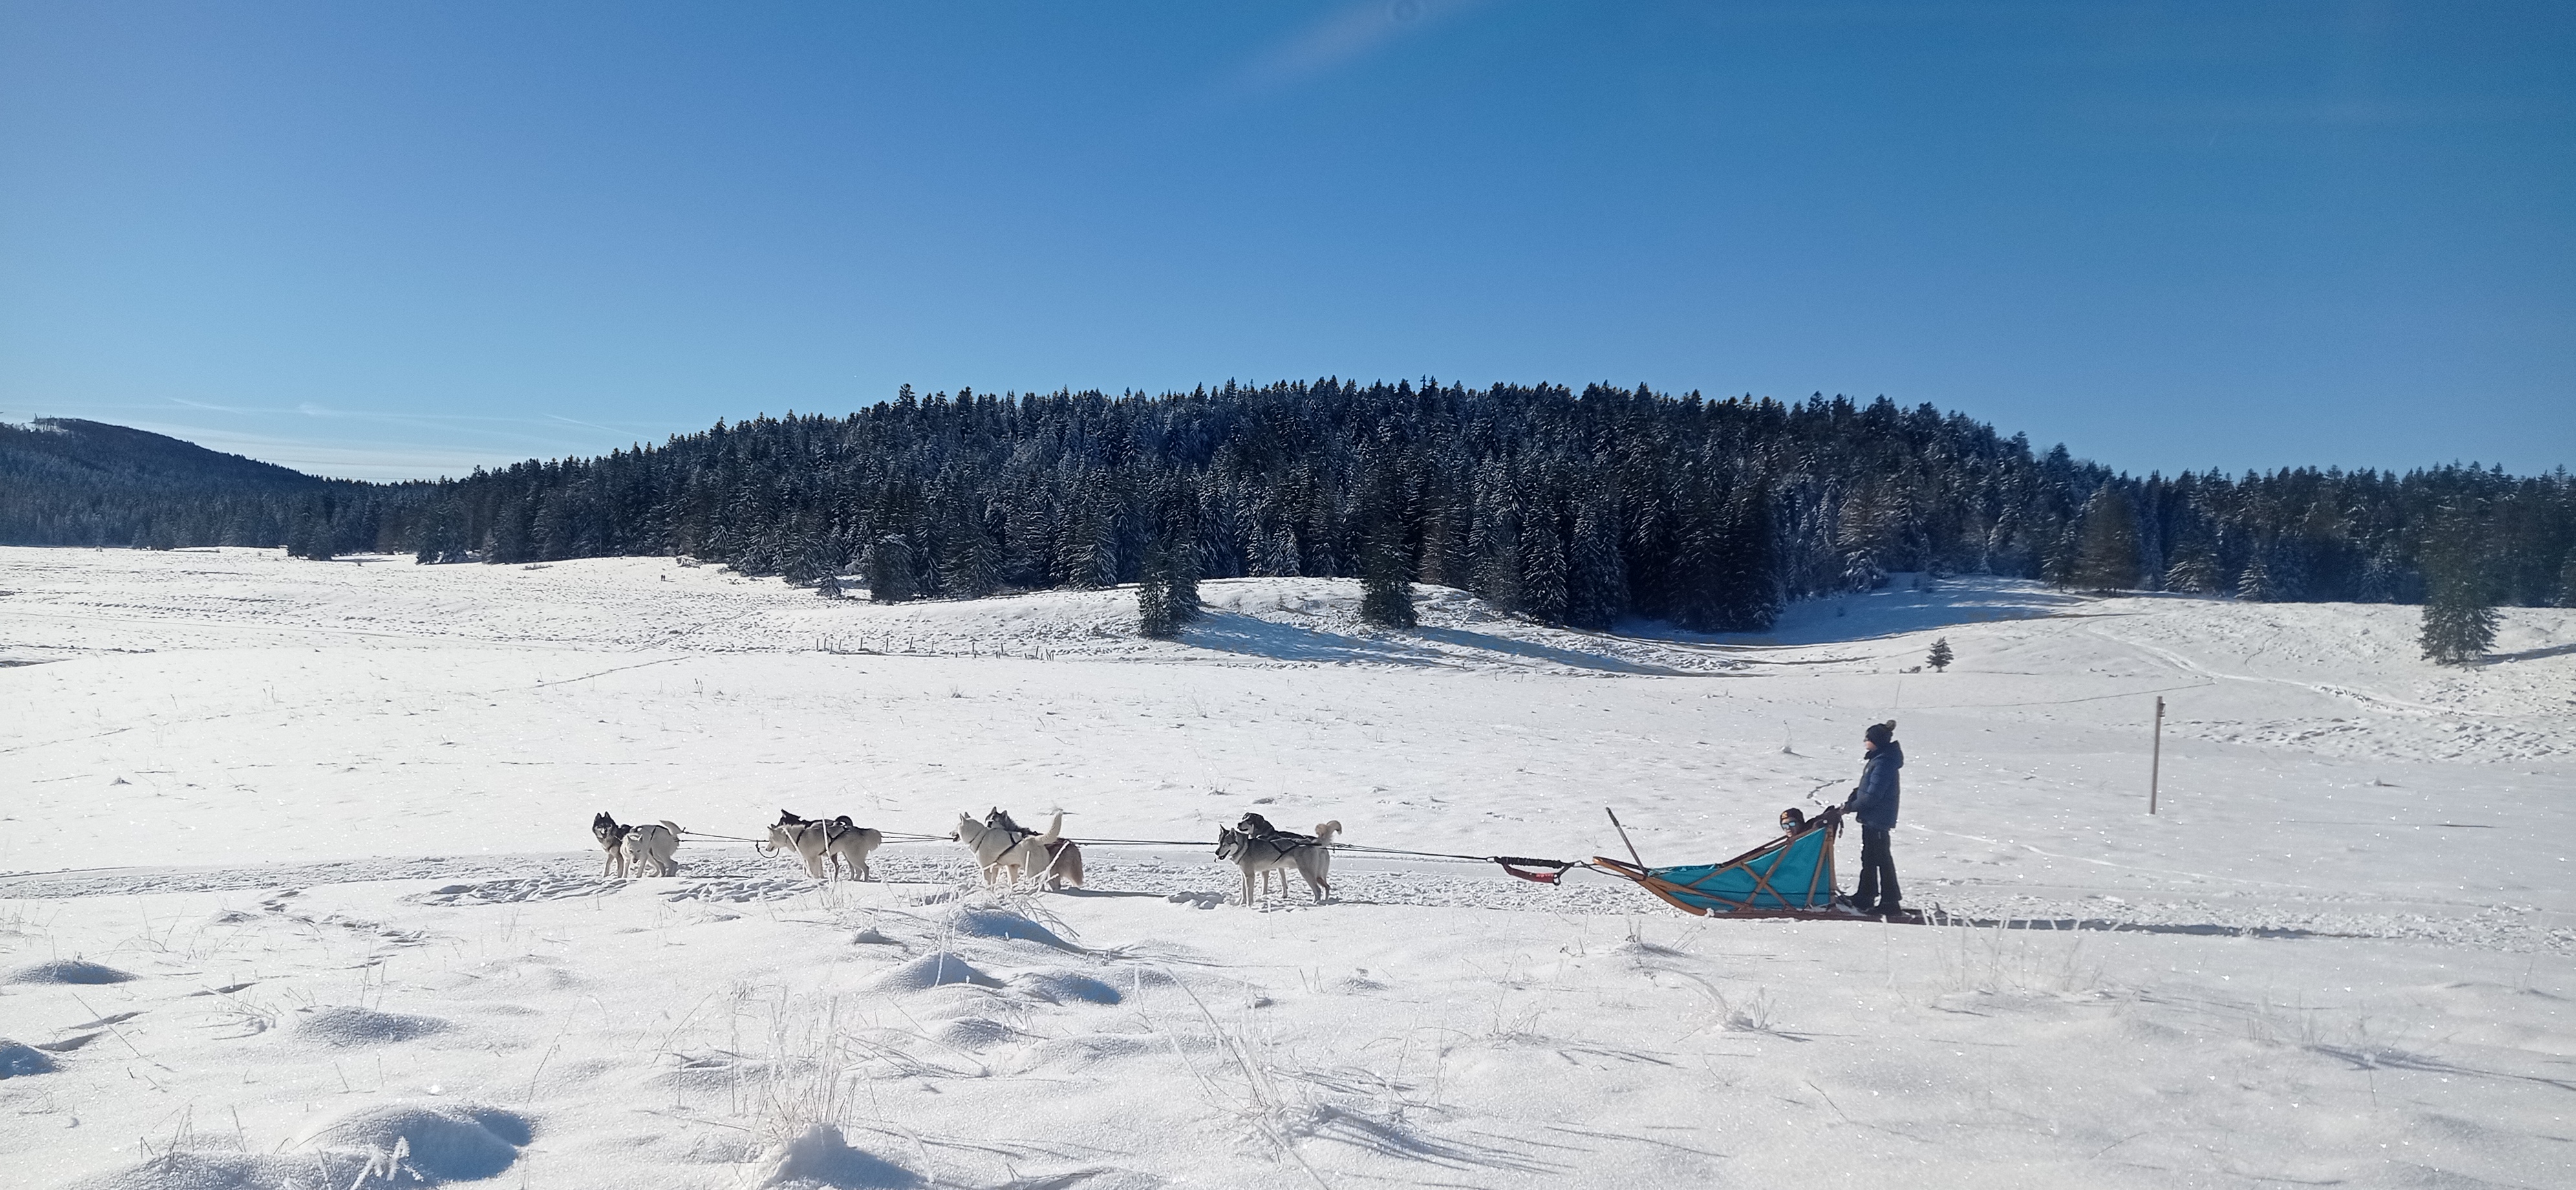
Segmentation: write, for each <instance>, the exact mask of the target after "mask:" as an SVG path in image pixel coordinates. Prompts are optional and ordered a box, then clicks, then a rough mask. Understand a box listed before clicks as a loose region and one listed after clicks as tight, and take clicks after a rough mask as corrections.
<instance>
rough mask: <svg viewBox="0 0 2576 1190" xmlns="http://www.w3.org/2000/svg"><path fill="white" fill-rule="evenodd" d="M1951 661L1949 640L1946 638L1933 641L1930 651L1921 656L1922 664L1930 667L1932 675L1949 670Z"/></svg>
mask: <svg viewBox="0 0 2576 1190" xmlns="http://www.w3.org/2000/svg"><path fill="white" fill-rule="evenodd" d="M1951 660H1952V654H1951V652H1950V638H1949V637H1946V636H1944V637H1941V638H1939V639H1936V640H1934V641H1933V642H1932V651H1931V652H1929V653H1926V654H1924V656H1923V664H1925V665H1929V666H1931V667H1932V672H1934V673H1940V672H1941V671H1942V670H1945V669H1948V668H1950V662H1951Z"/></svg>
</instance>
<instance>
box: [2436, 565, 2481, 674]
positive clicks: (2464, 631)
mask: <svg viewBox="0 0 2576 1190" xmlns="http://www.w3.org/2000/svg"><path fill="white" fill-rule="evenodd" d="M2484 587H2485V584H2483V583H2480V582H2477V581H2475V579H2474V578H2464V577H2459V576H2446V577H2445V578H2444V579H2442V580H2440V581H2437V582H2435V583H2434V584H2433V587H2432V591H2431V593H2430V594H2429V596H2428V597H2427V598H2426V599H2425V600H2424V631H2423V634H2422V637H2421V643H2422V644H2423V646H2424V659H2425V660H2427V661H2434V662H2439V663H2441V664H2443V665H2466V664H2468V663H2469V662H2471V661H2475V660H2477V659H2478V658H2480V657H2483V656H2485V655H2486V651H2487V649H2488V648H2490V647H2492V646H2493V645H2494V644H2495V634H2496V610H2495V607H2494V606H2493V605H2492V604H2491V603H2489V602H2488V599H2487V596H2486V592H2485V590H2484Z"/></svg>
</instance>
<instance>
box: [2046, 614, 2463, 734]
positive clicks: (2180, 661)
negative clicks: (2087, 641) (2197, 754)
mask: <svg viewBox="0 0 2576 1190" xmlns="http://www.w3.org/2000/svg"><path fill="white" fill-rule="evenodd" d="M2084 631H2085V633H2086V634H2087V635H2090V636H2094V637H2098V638H2100V639H2101V640H2104V641H2107V642H2109V643H2111V644H2115V645H2122V646H2125V647H2128V648H2133V649H2138V650H2141V651H2143V652H2147V653H2153V654H2155V655H2156V656H2157V657H2160V658H2162V659H2164V660H2165V661H2166V662H2168V663H2170V664H2172V665H2174V666H2176V667H2178V668H2181V669H2184V670H2187V671H2189V672H2192V673H2196V674H2200V675H2203V676H2205V677H2208V678H2212V679H2216V680H2221V681H2231V682H2253V683H2258V684H2261V683H2269V684H2272V685H2278V686H2288V687H2291V688H2293V689H2298V690H2306V691H2309V692H2311V693H2315V694H2322V695H2325V696H2326V697H2328V698H2340V699H2343V700H2344V701H2346V702H2350V703H2353V704H2355V705H2357V706H2360V707H2363V708H2365V709H2372V710H2383V709H2387V708H2396V709H2399V710H2407V711H2414V712H2416V713H2418V714H2425V715H2481V716H2484V717H2487V718H2490V719H2507V718H2512V717H2513V716H2512V715H2510V714H2507V713H2505V712H2502V711H2481V710H2475V709H2472V708H2469V707H2437V706H2434V705H2432V704H2431V703H2422V702H2415V701H2413V700H2411V699H2404V698H2394V697H2391V696H2389V695H2385V694H2372V693H2369V692H2367V691H2362V690H2355V689H2353V688H2351V687H2349V686H2337V685H2334V684H2333V683H2331V682H2302V681H2299V680H2298V679H2296V678H2272V677H2264V676H2262V675H2260V674H2235V673H2226V672H2224V671H2221V670H2215V669H2211V668H2210V667H2208V666H2206V665H2203V664H2201V663H2200V662H2197V661H2194V660H2192V659H2191V658H2189V657H2185V656H2183V655H2182V654H2180V653H2177V652H2175V651H2173V650H2172V649H2168V648H2165V647H2163V646H2161V645H2151V644H2148V643H2147V642H2145V641H2142V640H2131V639H2128V638H2125V637H2119V636H2113V635H2111V634H2110V633H2109V632H2106V631H2104V630H2102V629H2100V628H2086V629H2085V630H2084ZM2254 656H2255V654H2252V653H2249V654H2247V655H2246V659H2247V660H2249V661H2250V660H2252V659H2253V657H2254Z"/></svg>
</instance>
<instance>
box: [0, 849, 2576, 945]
mask: <svg viewBox="0 0 2576 1190" xmlns="http://www.w3.org/2000/svg"><path fill="white" fill-rule="evenodd" d="M682 859H683V867H682V870H681V874H680V876H679V877H677V878H673V879H668V880H664V879H658V878H657V879H639V880H619V879H614V878H604V877H601V876H600V875H598V861H597V860H596V859H595V858H593V857H591V856H588V855H578V854H574V855H528V856H494V857H485V858H481V859H470V860H447V859H419V860H387V861H356V862H348V863H324V864H278V865H262V866H258V867H248V868H215V869H141V868H133V869H108V870H105V871H92V872H67V873H58V874H48V873H23V874H0V897H23V898H31V899H60V898H67V897H96V896H116V895H131V894H138V893H150V894H163V893H194V892H231V891H250V890H263V891H264V890H278V889H291V890H301V889H306V888H311V887H314V886H317V885H331V884H355V883H373V882H379V881H423V880H436V881H440V883H438V884H436V885H435V886H433V887H430V888H427V889H424V890H422V891H418V892H413V893H409V894H406V895H405V896H404V898H403V899H404V900H405V901H406V902H409V903H412V904H418V905H508V904H520V903H525V902H531V901H561V900H574V899H580V898H586V897H602V896H612V895H649V896H656V897H660V898H663V899H665V900H669V901H696V902H705V903H710V904H748V903H759V902H783V901H790V900H796V899H800V898H810V897H813V896H815V895H817V894H818V893H820V894H837V895H839V896H843V897H848V898H854V899H860V900H872V901H881V902H884V903H889V904H903V905H932V904H944V903H948V902H952V901H955V900H957V899H959V898H960V897H961V896H976V895H981V894H982V893H983V892H984V890H983V888H982V887H981V884H980V881H979V879H978V878H977V876H976V874H975V873H974V871H973V868H972V865H971V864H970V863H969V862H968V861H967V860H966V859H964V858H963V857H962V856H958V855H953V854H941V853H938V852H937V851H935V850H927V849H920V848H900V847H890V848H886V849H882V850H880V851H878V852H877V854H876V855H875V857H874V858H873V859H872V860H871V861H870V862H871V866H872V867H873V868H874V869H875V872H874V875H873V878H872V879H871V880H869V881H865V882H833V883H831V884H830V885H828V886H827V885H826V884H824V883H823V882H819V881H816V880H813V879H811V878H808V877H805V876H803V875H801V874H794V873H793V872H792V865H791V864H789V863H788V862H787V861H785V860H769V859H760V858H757V857H751V856H743V855H739V854H713V855H710V854H708V853H707V852H706V851H705V850H704V849H696V850H684V851H683V852H682ZM1087 874H1088V876H1089V878H1090V879H1089V882H1088V884H1087V885H1086V886H1085V887H1082V888H1079V889H1072V890H1066V891H1057V892H1026V893H1023V894H1021V895H1024V896H1037V897H1039V898H1041V899H1042V900H1043V899H1044V898H1050V897H1070V898H1077V899H1079V898H1090V897H1159V898H1162V899H1164V900H1166V901H1170V902H1173V903H1175V904H1179V905H1187V906H1191V907H1195V908H1201V909H1213V908H1217V907H1219V906H1228V907H1235V902H1236V899H1237V898H1238V897H1239V889H1240V885H1239V881H1238V877H1237V876H1236V874H1235V872H1234V871H1233V869H1232V868H1231V867H1228V866H1224V865H1218V864H1204V863H1194V862H1191V861H1190V860H1188V859H1186V858H1182V857H1180V856H1179V855H1177V854H1173V855H1169V856H1157V857H1152V858H1144V859H1127V860H1103V859H1099V858H1094V859H1091V860H1089V863H1088V873H1087ZM1333 885H1334V899H1333V901H1332V902H1331V903H1330V904H1328V905H1324V906H1316V905H1315V904H1313V902H1312V901H1311V899H1310V898H1309V897H1308V896H1307V894H1306V892H1305V890H1304V888H1303V887H1302V886H1300V887H1299V888H1297V889H1296V890H1294V891H1293V892H1292V893H1290V894H1289V895H1286V896H1273V897H1270V898H1268V899H1265V900H1263V902H1262V904H1261V905H1260V909H1261V910H1262V911H1264V912H1282V911H1292V910H1293V911H1315V910H1322V911H1328V912H1351V911H1357V910H1360V909H1363V908H1365V907H1368V906H1389V905H1406V906H1419V907H1438V908H1453V909H1492V910H1510V911H1515V912H1529V913H1565V914H1652V915H1656V916H1662V915H1664V914H1665V913H1667V912H1668V910H1666V908H1665V907H1664V906H1663V904H1662V903H1661V902H1659V901H1656V900H1654V899H1653V898H1652V897H1650V896H1648V895H1647V894H1646V893H1644V892H1643V891H1641V890H1639V889H1637V888H1636V887H1635V886H1633V885H1630V884H1627V883H1625V882H1623V881H1619V880H1615V879H1611V878H1608V877H1601V876H1596V875H1594V874H1591V873H1587V872H1582V871H1576V872H1573V873H1570V874H1569V876H1568V879H1567V881H1566V882H1565V883H1563V884H1561V885H1556V886H1548V885H1540V884H1533V883H1530V882H1527V881H1521V880H1514V879H1508V878H1502V877H1498V876H1496V875H1494V874H1493V873H1492V872H1491V871H1490V870H1488V869H1485V868H1483V867H1481V866H1480V865H1473V864H1467V865H1437V866H1434V865H1428V864H1418V863H1417V864H1408V865H1402V866H1392V867H1391V866H1390V865H1388V864H1386V863H1384V862H1382V861H1368V860H1362V861H1359V862H1357V863H1353V862H1349V861H1347V860H1346V861H1345V862H1343V863H1342V864H1341V865H1340V866H1339V867H1338V868H1337V869H1336V870H1335V872H1334V878H1333ZM2055 893H2056V895H2053V896H2043V895H2035V894H2034V893H2032V892H2028V891H2016V890H2004V889H1994V888H1973V887H1964V886H1957V885H1951V884H1947V883H1937V884H1936V883H1931V882H1926V884H1925V885H1923V886H1922V891H1921V892H1919V893H1918V894H1917V895H1915V896H1914V897H1912V898H1910V899H1911V900H1913V901H1914V902H1915V903H1916V904H1919V905H1922V906H1925V907H1926V908H1928V909H1931V910H1933V911H1935V912H1936V913H1937V914H1939V915H1940V916H1941V918H1942V920H1943V921H1944V922H1945V923H1946V924H1949V925H1953V926H1958V927H1962V928H1970V929H1991V928H2005V929H2021V930H2072V931H2108V932H2119V931H2134V932H2145V933H2176V934H2196V935H2207V936H2216V937H2249V938H2270V939H2295V938H2317V937H2336V938H2382V939H2411V940H2418V941H2436V942H2443V943H2449V944H2454V945H2460V946H2469V947H2476V948H2480V949H2486V950H2497V951H2506V952H2517V953H2518V952H2549V953H2557V954H2576V916H2571V915H2568V914H2551V913H2543V912H2541V911H2539V910H2537V909H2535V908H2533V907H2530V906H2516V905H2475V904H2453V903H2421V904H2409V905H2390V904H2386V903H2383V902H2382V900H2381V899H2377V898H2369V897H2320V896H2306V897H2301V896H2287V897H2285V896H2281V895H2278V894H2277V893H2276V894H2271V895H2261V894H2257V895H2248V896H2237V897H2228V898H2222V899H2215V900H2213V899H2205V898H2204V899H2132V898H2126V897H2116V896H2111V897H2106V896H2102V895H2099V894H2091V895H2088V894H2084V893H2081V892H2078V891H2075V890H2055ZM357 928H362V929H363V928H368V923H359V925H358V927H357ZM1194 928H1196V927H1195V926H1194V925H1193V924H1192V923H1190V922H1189V921H1187V920H1183V921H1181V922H1178V923H1176V924H1175V926H1174V929H1175V930H1176V931H1177V932H1179V933H1180V934H1181V935H1183V936H1186V934H1187V932H1188V931H1190V930H1192V929H1194Z"/></svg>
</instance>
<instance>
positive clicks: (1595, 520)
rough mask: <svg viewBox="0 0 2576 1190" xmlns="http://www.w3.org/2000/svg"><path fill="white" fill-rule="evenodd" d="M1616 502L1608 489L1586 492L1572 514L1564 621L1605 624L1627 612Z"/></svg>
mask: <svg viewBox="0 0 2576 1190" xmlns="http://www.w3.org/2000/svg"><path fill="white" fill-rule="evenodd" d="M1619 537H1620V534H1619V506H1618V504H1617V502H1616V501H1615V500H1613V499H1612V498H1611V495H1610V493H1608V492H1606V491H1603V490H1601V489H1599V488H1595V489H1593V490H1592V491H1590V492H1588V493H1586V494H1585V496H1584V499H1583V504H1582V507H1581V508H1580V509H1579V510H1578V511H1577V512H1576V513H1575V516H1574V547H1573V549H1572V551H1571V552H1570V556H1569V557H1568V558H1567V559H1566V561H1567V563H1568V566H1569V570H1570V573H1569V574H1568V575H1567V576H1566V603H1565V622H1566V623H1568V624H1572V625H1574V626H1576V627H1578V628H1608V627H1610V626H1611V625H1612V624H1615V623H1617V622H1618V621H1619V619H1620V617H1622V616H1625V615H1627V614H1628V563H1627V561H1626V559H1625V558H1623V557H1622V556H1621V555H1620V550H1619Z"/></svg>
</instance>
